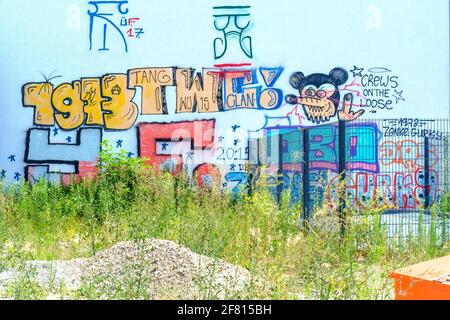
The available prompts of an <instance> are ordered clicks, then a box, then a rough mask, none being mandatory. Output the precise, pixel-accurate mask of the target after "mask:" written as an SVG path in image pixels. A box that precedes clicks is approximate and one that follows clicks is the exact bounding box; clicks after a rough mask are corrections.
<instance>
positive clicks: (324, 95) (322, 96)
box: [316, 90, 327, 98]
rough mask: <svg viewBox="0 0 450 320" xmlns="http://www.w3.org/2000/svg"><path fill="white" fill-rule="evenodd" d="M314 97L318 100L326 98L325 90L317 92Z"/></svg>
mask: <svg viewBox="0 0 450 320" xmlns="http://www.w3.org/2000/svg"><path fill="white" fill-rule="evenodd" d="M316 95H317V97H319V98H325V97H326V96H327V92H326V91H325V90H317V91H316Z"/></svg>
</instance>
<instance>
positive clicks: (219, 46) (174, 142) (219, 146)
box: [0, 0, 449, 208]
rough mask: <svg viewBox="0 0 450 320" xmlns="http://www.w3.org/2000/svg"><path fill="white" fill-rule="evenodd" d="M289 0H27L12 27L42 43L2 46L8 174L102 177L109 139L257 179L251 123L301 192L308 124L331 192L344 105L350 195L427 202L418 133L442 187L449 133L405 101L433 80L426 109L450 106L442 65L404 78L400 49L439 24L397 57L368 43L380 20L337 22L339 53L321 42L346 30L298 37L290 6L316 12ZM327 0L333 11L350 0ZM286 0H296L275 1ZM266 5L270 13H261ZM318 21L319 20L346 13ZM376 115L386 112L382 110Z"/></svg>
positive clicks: (316, 170)
mask: <svg viewBox="0 0 450 320" xmlns="http://www.w3.org/2000/svg"><path fill="white" fill-rule="evenodd" d="M19 1H23V0H19ZM280 1H281V2H280V3H278V4H275V3H273V4H272V3H270V4H269V3H248V1H244V2H243V3H234V4H230V3H223V2H219V1H213V2H212V3H208V4H207V5H205V4H204V3H203V2H201V1H199V0H193V1H192V2H191V3H189V4H188V3H178V4H174V3H170V2H169V3H164V4H162V3H159V2H156V0H146V1H144V0H121V1H89V0H76V1H74V2H73V3H71V4H70V6H69V7H64V5H62V4H61V5H58V6H55V5H54V3H53V2H52V1H50V0H42V1H39V4H35V3H34V2H33V3H31V4H30V3H29V2H27V3H26V5H25V4H24V5H23V6H21V7H23V8H25V9H21V11H20V14H19V13H18V12H16V11H14V10H16V9H15V6H14V8H11V9H10V10H12V11H11V17H12V16H16V17H20V19H23V20H21V23H20V24H18V25H17V28H18V30H19V31H20V30H22V31H21V32H23V34H24V35H26V36H24V37H25V38H26V39H25V40H26V41H27V43H29V48H36V49H33V50H29V48H28V47H27V48H26V49H27V50H22V49H21V48H18V47H17V45H15V42H13V41H12V40H11V39H9V38H7V37H6V35H5V36H4V37H6V38H4V39H3V38H2V40H4V43H5V48H11V50H16V49H15V48H18V49H17V50H20V54H19V53H17V54H13V53H11V52H10V50H9V51H7V50H4V51H0V57H1V58H2V59H0V61H4V65H2V72H4V73H5V74H4V77H3V79H9V80H8V81H6V80H5V92H16V94H12V93H11V94H6V95H1V96H0V102H1V103H2V105H3V106H5V110H2V116H3V117H2V120H3V119H6V120H3V121H4V122H3V123H2V124H3V125H2V126H1V127H0V131H1V135H0V136H1V140H0V142H1V144H0V180H1V181H2V182H3V183H5V184H9V183H21V181H23V179H25V180H28V181H36V180H38V179H41V178H45V179H49V180H51V181H54V182H56V183H61V182H62V183H67V182H68V181H69V180H70V179H71V178H74V179H75V180H77V179H82V178H84V177H93V176H95V174H96V169H95V165H96V163H97V159H98V156H99V153H100V145H101V144H102V142H104V141H105V140H107V141H109V143H111V144H112V146H113V149H114V150H115V151H120V150H124V151H125V152H126V154H127V155H128V156H129V157H143V158H146V159H147V160H146V161H147V163H149V164H151V165H153V166H154V167H155V168H156V169H157V170H167V171H170V172H172V173H173V174H177V173H178V172H180V171H181V170H186V171H187V172H188V173H189V176H190V177H191V178H192V179H193V180H194V179H197V182H198V184H200V185H210V186H212V185H214V186H218V187H221V188H223V189H228V190H230V191H231V192H238V191H239V190H242V189H246V190H248V184H249V182H251V181H252V179H254V176H252V174H253V173H252V170H254V166H255V161H254V158H255V157H254V153H255V152H254V151H255V149H254V148H253V147H252V146H251V144H250V141H251V140H252V139H253V138H254V137H255V136H256V137H257V138H258V139H261V138H264V137H265V139H266V140H267V141H268V145H267V146H266V148H265V150H264V151H261V150H259V149H258V150H257V152H258V153H261V155H259V156H258V157H257V158H258V161H260V162H263V163H262V164H267V165H268V167H269V169H270V168H271V166H272V167H273V168H271V169H270V170H272V171H273V172H272V173H271V177H269V178H268V182H267V184H268V185H270V188H272V189H273V190H275V191H278V190H279V189H280V188H281V189H289V190H291V193H292V199H293V201H294V202H295V201H297V200H298V201H299V200H300V198H301V194H302V192H303V190H302V181H303V177H302V163H301V159H302V156H301V154H300V155H299V151H300V153H301V150H302V148H303V142H302V141H301V131H302V130H303V129H305V128H307V129H309V140H308V145H309V154H308V159H309V170H310V179H309V180H310V188H311V190H310V192H311V193H316V194H317V198H320V199H325V198H326V197H327V196H328V197H331V196H330V195H329V192H328V191H327V190H328V189H330V188H327V187H326V186H332V185H333V184H334V182H333V181H334V180H333V179H334V177H335V176H336V174H337V173H338V171H339V170H338V169H339V149H338V145H339V141H338V126H337V124H336V121H338V120H343V121H346V122H347V125H346V137H345V144H346V154H347V160H348V161H346V170H348V171H349V173H350V174H349V175H348V179H349V191H351V195H350V194H349V196H351V197H353V196H354V202H355V203H362V202H363V201H362V200H361V199H363V198H364V199H368V198H374V197H375V194H377V193H378V192H379V191H380V190H381V193H383V194H384V195H386V196H385V198H387V199H388V201H390V202H391V203H395V204H396V205H398V206H400V207H408V208H409V207H417V206H419V205H420V204H421V203H422V200H421V197H420V195H421V192H422V191H421V190H423V188H424V181H423V177H422V178H421V176H422V175H421V172H422V170H423V168H424V164H423V157H424V148H423V141H422V140H423V138H424V137H427V138H429V139H431V144H430V149H429V152H430V154H431V158H430V163H429V166H430V168H431V169H432V170H434V173H433V175H432V178H433V181H434V182H432V183H434V185H435V186H436V187H434V185H433V186H432V187H431V188H430V190H428V191H429V193H430V194H432V195H438V194H439V185H438V182H439V181H441V180H442V179H443V178H444V177H442V174H441V173H440V171H441V170H440V169H439V168H438V167H439V166H440V165H441V164H442V155H441V151H440V149H439V148H440V147H439V144H440V143H441V142H442V143H444V142H445V141H446V136H445V134H444V131H442V130H439V129H438V128H435V127H434V126H433V123H432V122H430V121H426V120H418V119H412V118H409V117H413V115H412V114H410V110H413V109H414V108H416V109H417V110H422V111H423V108H422V105H418V104H417V103H418V101H423V91H424V90H425V89H427V88H432V90H434V92H439V94H437V95H432V96H430V95H429V96H427V106H429V108H430V109H433V108H434V109H433V110H434V112H433V113H432V114H431V115H433V116H435V117H438V116H441V117H443V116H448V114H447V112H445V114H444V112H442V110H441V109H440V108H438V107H437V105H438V102H440V101H442V100H443V99H444V100H445V97H448V87H449V86H448V79H446V78H445V80H446V81H447V82H445V81H443V78H442V77H440V78H439V77H438V78H432V77H430V74H432V73H430V72H428V69H429V68H428V67H427V68H425V67H424V68H420V72H419V71H418V72H417V74H420V75H421V78H422V81H421V83H420V84H419V83H418V82H416V81H413V82H412V81H409V80H408V79H409V72H410V71H409V70H410V66H411V62H409V63H407V62H404V61H403V60H404V59H403V57H404V56H406V54H405V50H407V49H408V50H407V53H408V55H409V56H411V57H413V58H412V59H416V60H414V61H419V59H417V57H416V56H417V54H416V52H417V50H414V49H415V48H416V47H417V46H418V47H420V48H423V47H424V43H428V42H427V41H428V39H429V34H434V33H432V32H426V33H424V35H422V38H420V37H419V35H416V36H417V39H416V41H415V42H411V43H407V44H405V43H402V44H401V45H400V44H399V45H397V44H396V42H395V41H391V45H392V48H391V49H392V50H390V52H395V54H396V55H399V56H402V58H401V59H394V58H392V57H390V58H389V59H388V58H387V57H385V56H380V55H379V54H377V53H376V52H375V51H373V52H372V50H367V52H365V53H364V54H362V53H361V50H360V48H361V46H364V45H366V46H368V45H369V42H366V40H367V39H370V41H371V42H370V45H376V43H377V41H381V40H379V39H378V38H377V37H373V36H372V35H373V34H372V33H371V34H366V33H365V31H364V32H363V34H361V32H362V31H361V30H359V31H358V28H353V27H351V28H350V29H349V28H347V29H345V31H342V30H341V31H340V33H339V30H337V32H338V33H339V34H344V33H345V34H347V35H348V36H349V37H350V36H352V39H358V41H351V42H350V43H348V44H346V45H345V48H344V49H345V55H343V56H345V58H339V57H333V58H332V59H330V56H329V54H328V53H327V52H329V51H330V48H338V47H340V46H341V44H340V43H338V39H334V38H333V39H329V40H328V41H316V40H314V41H313V39H311V41H310V42H308V41H297V39H299V37H300V39H303V37H304V36H306V33H305V34H300V35H299V34H298V33H299V32H300V33H301V32H303V31H304V30H303V29H299V28H298V26H297V25H296V22H295V21H299V15H301V16H302V21H303V23H305V24H308V23H312V22H311V20H309V19H311V17H309V16H307V15H304V13H303V11H302V10H296V8H297V6H298V4H294V3H292V2H288V1H287V0H280ZM327 1H328V2H329V3H328V4H329V5H328V6H326V8H325V10H330V11H329V12H328V13H329V14H330V15H334V14H335V11H336V9H337V7H341V6H345V5H343V4H340V5H338V4H337V3H335V2H333V1H331V0H327ZM350 1H353V0H350ZM355 1H356V0H355ZM308 5H309V6H310V7H311V9H314V8H316V9H317V8H318V7H317V4H315V3H310V4H308ZM283 6H284V7H289V8H292V10H287V12H286V10H284V9H283V10H282V12H280V11H277V10H281V9H280V8H283ZM390 6H391V7H392V5H390ZM415 6H419V5H416V4H415ZM155 8H158V10H156V9H155ZM333 8H334V9H333ZM428 9H429V8H428ZM37 10H41V11H42V10H45V12H48V13H49V15H50V16H52V17H54V16H61V15H62V16H64V15H66V18H67V23H66V25H67V30H57V29H55V25H54V24H52V23H51V21H52V19H49V20H48V21H47V20H46V21H44V22H42V25H41V26H40V28H39V30H40V31H39V35H37V36H36V39H34V37H30V35H29V34H30V33H29V32H28V31H29V30H30V29H32V28H34V27H33V26H31V25H30V23H31V21H33V19H30V15H31V16H34V14H35V12H37ZM352 10H356V9H354V6H352ZM300 11H301V12H300ZM365 11H366V10H365ZM365 11H364V14H366V12H365ZM441 11H442V10H439V13H440V12H441ZM417 12H423V11H420V10H419V11H417ZM15 13H17V14H15ZM294 13H296V14H294ZM437 13H438V12H436V14H437ZM277 14H278V15H282V16H283V17H285V18H284V19H283V20H284V23H285V25H283V26H281V25H280V24H279V21H276V20H273V19H269V18H268V17H269V16H277ZM355 14H356V13H355ZM408 14H411V15H414V13H408ZM194 16H195V17H196V18H195V19H192V17H194ZM167 17H171V18H170V19H171V20H170V23H168V22H167ZM188 18H189V19H188ZM6 19H7V20H8V21H9V19H10V17H9V15H8V17H7V18H6ZM261 21H264V22H265V23H264V24H262V23H261ZM268 21H270V24H271V28H267V27H265V25H266V23H267V22H268ZM308 21H309V22H308ZM2 23H6V22H2ZM9 23H10V24H11V25H12V24H14V25H16V23H15V22H14V21H9ZM327 23H328V22H327V21H326V23H325V24H327ZM343 25H345V23H343V24H342V26H343ZM316 27H317V28H318V29H317V30H316V32H315V34H316V35H320V34H327V33H329V30H330V28H333V30H334V28H338V27H341V24H340V25H339V26H336V24H334V23H333V24H332V26H327V27H326V26H325V25H322V24H321V25H320V26H316ZM343 27H344V26H343ZM280 28H281V29H280ZM373 31H374V30H372V29H370V32H373ZM41 32H42V35H48V34H51V35H52V36H53V38H54V41H57V42H58V44H59V46H58V50H56V49H52V47H54V46H50V45H48V46H47V45H46V44H45V42H44V38H39V36H40V34H41ZM367 32H369V31H367ZM376 32H379V33H380V34H382V35H383V37H380V39H381V38H383V39H395V40H396V41H397V39H399V38H400V37H398V34H396V33H395V30H389V32H387V31H384V30H383V29H382V28H381V29H380V28H376ZM280 34H283V37H280ZM395 36H397V37H395ZM392 37H394V38H392ZM53 38H52V39H53ZM317 38H319V36H317ZM39 39H40V40H39ZM45 39H46V40H45V41H50V40H49V39H50V37H47V36H46V37H45ZM420 39H422V42H420V41H419V40H420ZM425 40H426V41H425ZM52 41H53V40H52ZM367 41H368V40H367ZM383 41H384V40H383ZM372 42H373V43H372ZM74 44H76V46H74ZM433 52H435V51H433ZM441 56H442V54H441ZM414 57H415V58H414ZM369 61H370V63H369ZM445 61H448V59H447V60H445ZM17 65H20V66H21V67H20V68H16V67H14V66H17ZM417 68H419V67H417ZM299 70H301V71H299ZM50 71H51V72H50ZM42 77H43V78H42ZM20 89H21V94H19V91H20ZM429 91H430V92H431V89H430V90H429ZM419 108H420V109H419ZM414 110H415V109H414ZM424 114H427V115H428V112H425V113H424ZM375 115H376V116H377V117H382V118H389V119H391V120H386V121H385V122H383V123H380V122H373V121H372V120H371V119H372V117H373V116H375ZM422 115H423V114H422ZM405 116H407V117H408V118H405ZM277 130H278V131H279V130H282V131H283V130H284V131H283V139H282V141H281V142H280V143H281V145H280V148H281V161H282V163H283V165H282V167H281V169H277V168H276V162H277V161H279V157H278V153H277V152H272V151H271V149H272V147H275V148H276V143H272V142H270V139H268V137H271V136H272V135H273V134H272V133H273V132H276V131H277ZM260 141H261V140H260ZM260 149H261V148H260ZM444 160H445V159H444ZM273 164H275V165H273ZM393 167H395V170H394V169H393V170H391V169H390V168H393ZM323 182H326V183H325V185H324V184H323ZM353 186H354V187H353ZM398 186H401V187H402V188H401V189H400V187H398ZM410 195H412V198H410ZM391 198H392V199H391ZM411 199H412V200H411Z"/></svg>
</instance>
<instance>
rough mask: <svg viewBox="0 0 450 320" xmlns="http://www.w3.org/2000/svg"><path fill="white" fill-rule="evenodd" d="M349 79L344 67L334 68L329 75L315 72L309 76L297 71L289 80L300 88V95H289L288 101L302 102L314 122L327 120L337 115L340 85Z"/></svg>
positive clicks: (309, 117)
mask: <svg viewBox="0 0 450 320" xmlns="http://www.w3.org/2000/svg"><path fill="white" fill-rule="evenodd" d="M347 79H348V73H347V71H345V70H344V69H342V68H334V69H333V70H331V71H330V73H329V74H328V75H326V74H323V73H313V74H310V75H309V76H307V77H305V76H304V75H303V73H302V72H295V73H293V74H292V75H291V77H290V79H289V82H290V84H291V86H292V87H294V88H295V89H298V92H299V94H300V96H299V97H297V96H295V95H287V96H286V102H287V103H289V104H301V105H302V106H303V110H304V111H305V114H306V117H307V119H308V120H309V121H312V122H313V123H320V122H327V121H329V120H330V118H331V117H334V116H336V112H337V109H338V106H339V99H340V95H339V89H338V86H340V85H341V84H344V83H345V82H346V81H347Z"/></svg>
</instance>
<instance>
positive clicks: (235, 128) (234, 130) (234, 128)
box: [231, 124, 241, 132]
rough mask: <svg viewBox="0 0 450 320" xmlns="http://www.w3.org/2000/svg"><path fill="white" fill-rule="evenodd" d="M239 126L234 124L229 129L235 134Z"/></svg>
mask: <svg viewBox="0 0 450 320" xmlns="http://www.w3.org/2000/svg"><path fill="white" fill-rule="evenodd" d="M240 127H241V126H238V125H237V124H235V125H234V126H232V127H231V129H233V132H236V130H237V129H239V128H240Z"/></svg>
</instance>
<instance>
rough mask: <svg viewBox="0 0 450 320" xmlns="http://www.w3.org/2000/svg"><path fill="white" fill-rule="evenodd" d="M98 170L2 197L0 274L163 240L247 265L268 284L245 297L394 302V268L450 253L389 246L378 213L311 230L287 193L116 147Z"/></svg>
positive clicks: (328, 215)
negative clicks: (223, 185) (243, 187)
mask: <svg viewBox="0 0 450 320" xmlns="http://www.w3.org/2000/svg"><path fill="white" fill-rule="evenodd" d="M99 169H100V172H99V175H98V177H97V178H96V179H90V180H82V181H80V182H78V183H70V184H69V185H68V186H64V185H55V184H52V183H49V182H47V181H45V180H41V181H38V182H36V183H34V184H29V183H26V182H22V183H21V184H20V185H15V186H10V187H9V188H7V189H6V191H5V192H4V193H0V270H1V269H5V268H9V267H16V266H18V265H20V264H21V263H23V261H24V260H33V259H39V260H40V259H49V260H53V259H69V258H75V257H87V256H91V255H93V254H95V253H96V252H98V251H99V250H102V249H104V248H107V247H110V246H111V245H113V244H114V243H117V242H119V241H123V240H130V239H132V240H133V239H135V240H136V239H143V238H160V239H168V240H173V241H176V242H178V243H180V244H182V245H185V246H187V247H189V248H190V249H191V250H193V251H194V252H197V253H200V254H204V255H208V256H211V257H214V258H221V259H224V260H225V261H227V262H230V263H234V264H238V265H240V266H243V267H245V268H248V269H249V270H250V271H251V273H252V274H253V275H255V277H258V278H262V279H264V280H265V283H268V285H266V286H265V287H264V288H261V287H258V289H254V290H252V289H249V290H247V292H245V293H241V295H240V296H239V297H238V298H275V299H285V298H289V299H290V298H297V297H299V295H301V296H303V295H304V296H306V297H307V298H312V299H385V298H392V297H393V295H392V290H393V283H392V281H391V280H390V279H389V273H390V272H391V271H392V270H394V269H395V268H398V267H401V266H405V265H408V264H411V263H416V262H419V261H423V260H426V259H430V258H433V257H437V256H442V255H445V254H448V253H449V248H450V245H449V241H448V240H447V239H446V240H445V241H430V237H429V236H428V235H418V236H416V237H414V238H410V239H406V240H405V241H391V240H389V238H388V237H387V235H386V230H385V229H384V228H383V226H382V225H381V223H380V212H379V211H373V212H371V211H369V212H366V214H364V215H363V216H362V217H360V218H358V219H352V212H349V215H348V221H347V224H346V225H347V231H346V232H345V233H344V234H341V232H340V230H339V227H338V220H337V217H336V215H335V214H333V213H332V212H331V211H330V210H329V206H328V205H327V204H324V205H323V206H322V207H320V208H317V210H316V212H315V213H314V214H313V216H312V218H311V221H310V222H309V223H308V228H307V229H304V228H303V227H302V225H301V224H299V222H298V216H299V214H298V212H297V211H298V210H299V209H298V208H293V207H292V206H291V205H290V195H289V193H288V192H284V193H283V195H282V197H281V201H280V203H277V202H276V201H275V200H274V198H273V196H272V195H271V194H270V192H269V191H268V190H267V188H264V187H263V186H258V185H256V187H255V188H254V192H253V193H252V194H251V195H249V194H246V193H240V194H238V195H233V194H231V193H229V192H223V191H221V190H218V189H215V188H203V189H202V188H200V187H198V186H196V185H195V184H194V185H193V184H192V183H191V182H190V181H191V180H192V179H189V177H187V176H186V175H183V174H180V175H177V176H172V175H171V174H169V173H167V172H155V171H154V170H153V169H152V168H150V167H147V166H146V165H145V164H144V162H143V160H142V159H134V158H128V157H127V156H126V154H124V153H120V154H114V153H112V151H111V149H110V148H108V147H107V145H104V148H103V152H102V155H101V158H100V164H99ZM194 180H195V179H194ZM431 227H433V226H431ZM437 234H438V231H436V235H437ZM21 292H22V295H21V296H23V290H22V291H21Z"/></svg>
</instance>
